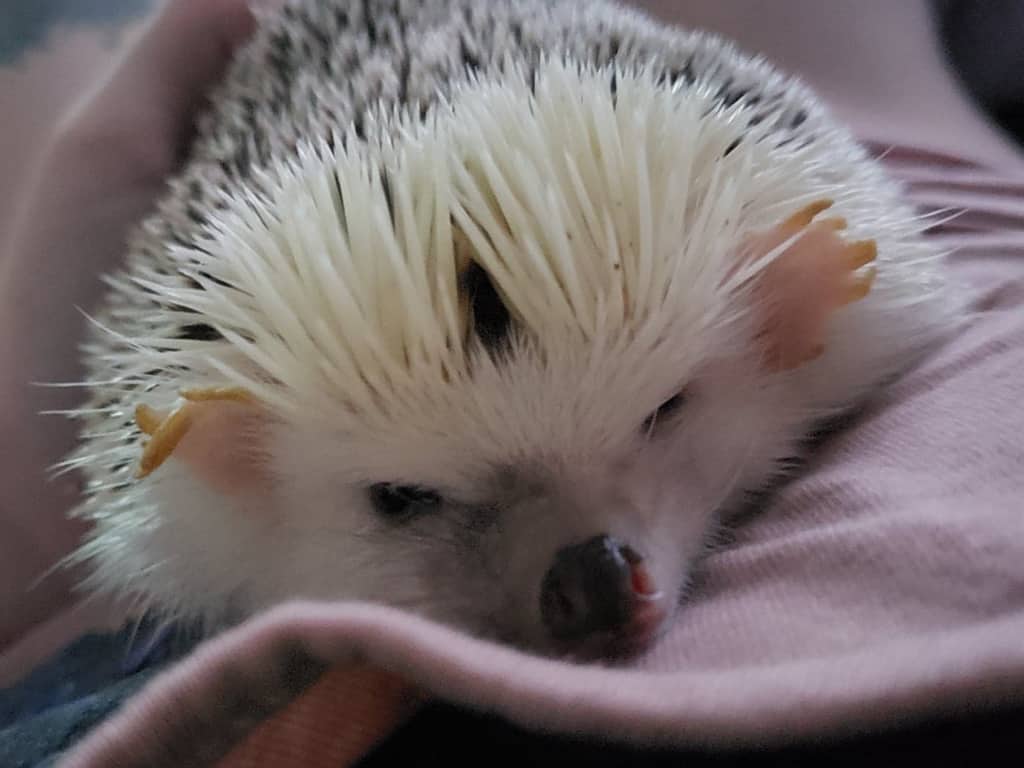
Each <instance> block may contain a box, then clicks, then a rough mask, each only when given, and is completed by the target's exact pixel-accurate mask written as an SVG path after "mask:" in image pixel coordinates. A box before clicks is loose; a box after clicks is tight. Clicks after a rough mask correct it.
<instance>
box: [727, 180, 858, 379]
mask: <svg viewBox="0 0 1024 768" xmlns="http://www.w3.org/2000/svg"><path fill="white" fill-rule="evenodd" d="M831 205H832V201H831V200H819V201H817V202H814V203H811V204H810V205H808V206H806V207H804V208H802V209H801V210H799V211H797V212H796V213H794V214H793V215H792V216H790V217H789V218H787V219H786V220H785V221H783V222H782V223H781V224H779V225H777V226H775V227H773V228H772V229H770V230H768V231H766V232H761V233H757V234H755V235H754V236H752V237H750V238H749V239H748V240H747V244H746V247H745V249H744V250H745V254H746V257H747V258H751V259H753V258H758V257H761V256H765V255H767V254H768V253H770V252H771V251H773V250H774V249H776V248H778V247H779V246H780V245H783V244H784V243H785V242H786V241H787V240H790V239H792V238H794V237H796V238H797V239H796V240H795V241H794V242H792V244H790V245H789V246H788V247H787V248H786V249H785V250H784V251H783V252H782V253H781V254H779V255H778V256H777V257H776V258H775V259H774V260H773V261H772V262H771V263H770V264H769V265H768V266H767V267H766V268H765V269H764V270H763V271H762V272H761V273H760V274H759V275H758V276H757V277H756V278H755V279H757V280H758V281H759V282H758V285H757V290H756V292H755V294H754V295H755V297H756V302H757V310H758V312H759V313H760V321H761V322H760V328H759V333H758V336H757V344H758V347H759V352H760V353H761V357H762V360H763V364H764V366H765V367H766V368H767V369H768V370H771V371H785V370H790V369H792V368H797V367H799V366H801V365H803V364H804V363H808V362H810V361H811V360H814V359H815V358H817V357H818V356H819V355H821V353H822V352H823V351H824V340H825V336H826V333H827V330H828V320H829V318H830V317H831V315H832V313H833V312H835V311H836V310H838V309H840V308H841V307H844V306H846V305H847V304H849V303H850V302H853V301H857V300H859V299H862V298H864V296H866V295H867V294H868V291H870V290H871V284H872V282H873V281H874V279H875V269H874V267H868V268H867V269H865V270H863V271H860V270H861V267H866V266H867V265H868V264H870V263H871V262H872V261H874V260H875V256H876V253H877V249H876V246H875V241H874V240H859V241H855V242H847V241H846V240H844V239H843V238H842V236H841V235H840V233H841V232H842V230H843V229H845V228H846V221H845V219H842V218H840V217H833V218H825V219H817V220H815V217H816V216H817V215H818V214H819V213H821V212H822V211H824V210H826V209H827V208H829V207H831Z"/></svg>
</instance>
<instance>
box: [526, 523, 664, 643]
mask: <svg viewBox="0 0 1024 768" xmlns="http://www.w3.org/2000/svg"><path fill="white" fill-rule="evenodd" d="M540 613H541V619H542V620H543V622H544V626H545V629H546V630H547V632H548V634H549V636H550V638H551V640H552V641H553V642H554V643H555V644H556V646H558V647H560V648H561V649H563V650H565V651H567V652H570V653H573V654H575V655H583V656H589V655H599V656H606V655H620V654H630V653H633V652H635V651H637V650H639V649H642V648H643V647H645V646H647V645H648V644H649V642H650V641H651V640H652V639H653V635H654V632H655V630H656V629H657V628H658V627H659V626H660V625H661V622H662V619H663V618H664V609H663V607H662V601H661V593H660V592H659V591H658V589H657V586H656V584H655V583H654V580H653V579H652V578H651V575H650V572H649V570H648V568H647V565H646V563H645V562H644V559H643V558H642V557H641V556H640V555H639V554H638V553H637V552H636V550H634V549H633V548H632V547H630V546H629V545H627V544H623V543H622V542H620V541H618V540H616V539H614V538H612V537H611V536H608V535H607V534H601V535H598V536H594V537H592V538H590V539H587V540H586V541H583V542H580V543H578V544H573V545H570V546H567V547H564V548H562V549H560V550H559V551H558V552H556V553H555V556H554V560H553V563H552V564H551V567H550V568H549V569H548V571H547V573H546V574H545V576H544V579H543V582H542V584H541V591H540Z"/></svg>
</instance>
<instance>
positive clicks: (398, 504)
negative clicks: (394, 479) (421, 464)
mask: <svg viewBox="0 0 1024 768" xmlns="http://www.w3.org/2000/svg"><path fill="white" fill-rule="evenodd" d="M369 495H370V503H371V504H372V505H373V509H374V511H375V512H376V513H377V514H378V515H379V516H380V517H382V518H385V519H387V520H389V521H391V522H395V523H398V522H404V521H406V520H409V519H410V518H413V517H416V516H417V515H420V514H422V513H424V512H427V511H429V510H431V509H434V508H436V507H438V506H439V505H440V504H441V496H440V494H439V493H437V491H434V490H432V489H430V488H423V487H421V486H417V485H397V484H395V483H376V484H374V485H371V486H370V488H369Z"/></svg>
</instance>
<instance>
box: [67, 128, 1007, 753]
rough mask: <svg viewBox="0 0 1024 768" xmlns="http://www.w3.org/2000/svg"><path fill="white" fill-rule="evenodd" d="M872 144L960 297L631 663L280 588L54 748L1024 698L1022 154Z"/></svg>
mask: <svg viewBox="0 0 1024 768" xmlns="http://www.w3.org/2000/svg"><path fill="white" fill-rule="evenodd" d="M885 148H886V149H888V150H889V151H888V154H887V162H888V164H889V165H890V167H891V168H892V169H893V170H894V172H896V173H897V174H899V175H900V176H902V178H904V179H905V180H906V181H907V182H908V183H909V184H910V188H911V192H912V194H913V195H914V196H915V198H916V199H917V200H918V201H919V202H920V203H921V204H922V205H923V206H924V207H926V208H932V209H935V208H943V207H947V206H950V205H952V206H955V207H957V208H958V209H965V210H964V212H963V213H962V214H961V215H959V216H958V217H956V218H955V219H953V220H952V221H948V222H946V223H943V224H941V225H939V226H937V227H936V228H935V230H934V231H933V233H932V234H933V236H935V237H937V238H942V239H943V240H944V241H945V242H947V243H948V244H949V245H950V247H951V248H956V249H957V250H956V252H955V253H954V254H953V255H952V256H951V257H950V259H949V264H950V268H951V270H952V271H953V273H954V274H955V275H957V276H958V277H959V278H961V279H962V281H963V283H964V285H965V289H966V290H969V291H970V292H971V295H972V297H973V307H974V309H975V311H976V314H975V316H974V317H973V319H972V321H971V323H970V324H969V325H968V326H967V327H966V328H965V329H964V331H963V333H962V334H961V335H960V336H959V337H958V338H957V339H955V340H954V341H953V342H952V343H951V344H949V345H948V346H946V347H945V348H943V349H941V350H939V351H938V352H937V353H936V354H934V355H933V356H931V357H930V358H929V359H928V360H926V361H925V363H924V364H923V365H921V366H920V367H919V368H918V369H916V370H915V371H913V372H912V373H911V374H910V375H908V376H907V377H906V378H905V379H903V380H901V381H900V382H899V383H897V384H896V385H895V386H894V387H892V388H891V389H889V390H887V391H885V392H884V393H882V394H881V395H880V396H879V397H878V398H877V399H876V400H875V401H874V402H873V403H872V404H871V405H870V407H869V408H868V409H867V410H866V412H864V413H863V414H862V415H861V416H860V417H859V418H858V419H857V420H856V422H855V423H854V424H852V425H850V426H849V427H848V428H846V429H844V430H843V431H841V432H840V433H839V434H837V435H834V436H832V437H831V438H829V439H828V440H827V441H826V442H825V444H824V445H823V446H822V448H821V450H820V451H818V452H817V453H816V454H815V457H814V460H813V463H812V465H811V466H810V467H809V468H808V471H806V472H805V473H803V474H802V475H801V477H799V478H798V479H796V480H795V481H794V482H792V483H790V484H788V485H787V486H786V487H784V488H783V489H782V491H781V492H780V493H779V494H778V495H777V497H776V498H774V499H773V500H772V501H771V502H770V503H769V504H768V505H767V507H766V508H765V509H764V510H763V511H762V512H761V513H760V514H758V515H757V516H754V517H751V519H749V521H747V522H746V523H745V524H744V525H742V526H741V527H740V528H739V529H738V530H737V531H736V535H735V540H734V541H732V542H731V543H730V545H729V546H728V547H725V548H723V549H722V550H721V551H719V552H718V553H717V554H714V555H712V556H711V557H710V558H709V559H708V561H707V563H706V568H705V571H704V574H703V578H702V581H701V583H700V585H699V588H698V589H697V590H696V591H695V592H694V594H693V598H692V601H691V603H690V604H689V606H688V607H687V608H686V609H685V610H683V611H682V612H680V614H679V618H678V621H677V623H676V625H675V626H674V627H673V628H672V630H671V631H670V633H669V634H668V635H667V636H666V637H665V638H664V639H663V641H662V642H661V643H660V644H659V645H658V646H657V647H655V648H654V649H653V650H652V651H651V652H650V653H649V654H648V655H647V656H646V657H644V658H643V659H641V660H640V661H639V663H638V664H636V665H632V666H630V667H628V668H618V669H613V668H601V667H593V666H592V667H582V666H580V667H577V666H570V665H566V664H560V663H557V662H554V661H546V660H541V659H537V658H532V657H529V656H526V655H523V654H520V653H517V652H515V651H512V650H509V649H505V648H502V647H498V646H495V645H491V644H488V643H485V642H481V641H477V640H474V639H471V638H469V637H465V636H462V635H460V634H457V633H455V632H453V631H450V630H447V629H445V628H442V627H440V626H436V625H433V624H430V623H426V622H424V621H420V620H417V619H414V618H411V617H410V616H408V615H405V614H401V613H398V612H394V611H391V610H387V609H384V608H378V607H372V606H360V605H344V604H294V605H288V606H283V607H281V608H279V609H277V610H275V611H272V612H270V613H268V614H267V615H264V616H261V617H258V618H256V619H255V620H253V621H252V622H250V623H249V624H247V625H244V626H242V627H240V628H238V629H236V630H234V631H232V632H230V633H227V634H225V635H223V636H221V637H220V638H218V639H216V640H214V641H212V642H209V643H208V644H206V645H205V646H202V647H200V649H199V650H198V651H197V652H196V653H195V654H194V655H193V656H192V657H191V658H190V659H189V660H187V661H186V662H185V663H183V664H181V665H180V666H178V667H177V668H175V669H172V670H171V671H169V672H167V673H165V674H164V675H163V676H161V677H159V678H158V679H157V680H156V681H155V682H154V683H152V684H151V685H150V687H149V688H148V689H146V690H144V691H143V692H142V694H141V695H139V696H138V697H137V698H136V699H135V700H134V701H133V702H130V704H129V706H128V707H127V708H126V709H125V710H124V711H123V712H122V713H121V714H120V715H118V716H116V717H115V718H114V719H112V720H111V721H109V722H108V723H107V724H105V725H104V726H103V727H101V728H100V729H98V730H97V731H96V732H95V733H94V734H93V735H92V736H91V737H90V738H88V739H87V740H86V741H85V742H84V743H82V744H81V745H80V746H79V748H78V749H77V750H76V751H74V752H73V754H71V755H70V756H69V757H68V758H67V762H66V763H65V765H67V766H69V767H70V766H75V767H76V768H84V767H85V766H97V768H98V767H99V766H103V768H109V767H110V766H129V765H139V766H160V765H165V764H166V765H221V766H222V767H223V768H228V767H231V768H237V767H238V766H255V765H276V766H287V765H335V766H336V765H341V764H344V763H346V762H351V761H352V760H354V759H356V758H357V757H358V756H359V755H360V754H362V753H364V752H365V750H366V749H368V748H369V747H370V746H371V745H372V744H373V743H375V741H376V740H378V739H379V738H380V737H382V736H383V735H385V734H387V733H388V732H389V730H391V729H393V728H394V727H395V725H396V724H397V723H399V722H400V721H401V719H402V718H403V717H404V716H405V715H406V714H408V712H409V711H411V707H413V706H414V705H415V702H416V701H418V700H420V698H421V697H422V696H437V697H443V698H445V699H448V700H453V701H456V702H462V703H466V704H469V705H472V706H475V707H480V708H484V709H486V710H490V711H493V712H496V713H499V714H500V715H502V716H504V717H507V718H509V719H511V720H512V721H514V722H517V723H520V724H523V725H526V726H529V727H535V728H541V729H556V730H560V731H570V732H575V733H581V734H602V735H604V736H609V735H612V736H615V737H618V738H621V739H626V740H636V741H643V742H645V743H660V744H667V745H692V744H697V743H699V744H712V745H720V744H741V743H753V742H756V743H758V744H762V745H763V744H770V743H780V742H784V741H789V740H793V739H796V738H801V737H807V736H812V735H823V734H828V733H837V732H842V731H845V730H850V729H856V728H862V727H866V726H872V727H884V726H886V725H891V724H894V723H897V722H899V723H906V722H907V721H908V720H913V719H917V718H922V717H925V716H929V715H934V714H937V713H940V712H943V711H946V710H956V711H964V710H965V709H970V708H980V707H985V706H992V705H996V704H999V703H1005V702H1009V701H1014V700H1016V701H1020V700H1021V699H1022V698H1024V408H1022V407H1021V405H1020V403H1021V401H1022V400H1024V311H1022V310H1024V307H1022V303H1024V174H1022V173H1020V171H1019V169H1014V170H1013V171H1012V172H1011V171H1009V170H1005V169H1004V170H1003V171H1001V172H1000V171H995V170H992V169H991V168H989V167H985V166H982V165H980V164H973V163H970V162H968V161H965V160H962V159H955V158H951V157H947V156H944V155H941V154H930V153H926V152H922V151H920V150H918V151H911V150H909V149H903V148H900V147H898V146H897V147H891V146H887V147H885ZM879 149H882V147H879ZM218 761H219V762H218Z"/></svg>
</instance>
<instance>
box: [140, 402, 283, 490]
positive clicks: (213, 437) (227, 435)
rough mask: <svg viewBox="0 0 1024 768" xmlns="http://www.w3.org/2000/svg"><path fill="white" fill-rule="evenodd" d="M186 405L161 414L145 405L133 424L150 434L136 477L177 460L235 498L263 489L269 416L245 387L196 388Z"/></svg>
mask: <svg viewBox="0 0 1024 768" xmlns="http://www.w3.org/2000/svg"><path fill="white" fill-rule="evenodd" d="M181 395H182V397H183V398H184V399H185V403H184V405H182V406H181V407H179V408H177V409H176V410H174V411H172V412H171V413H170V414H167V415H162V414H159V413H157V412H156V411H154V410H153V409H152V408H150V407H149V406H146V405H140V406H138V407H137V408H136V409H135V423H136V424H138V426H139V429H141V430H142V431H143V432H144V433H145V434H147V435H149V436H150V439H149V442H148V443H146V445H145V447H144V448H143V451H142V459H141V461H140V466H139V472H138V475H137V477H139V478H143V477H146V476H147V475H149V474H150V473H152V472H153V471H155V470H156V469H157V468H158V467H160V465H162V464H163V463H164V462H165V461H167V459H169V458H172V457H173V458H174V459H176V460H179V461H181V462H183V463H184V464H185V466H186V467H187V468H188V469H189V470H190V471H191V472H192V473H193V474H194V475H195V476H196V477H197V478H198V479H200V480H202V481H203V482H204V483H205V484H206V485H208V486H210V487H211V488H212V489H214V490H216V491H220V492H221V493H225V494H229V495H233V496H237V495H242V494H245V493H251V492H258V491H260V490H265V489H266V487H267V486H268V485H269V482H270V473H269V469H268V464H267V451H266V448H265V443H266V434H267V423H268V420H267V416H266V412H265V411H264V409H263V408H262V407H261V406H260V405H259V404H258V403H257V402H256V401H255V400H254V399H253V397H252V395H250V394H249V392H248V391H246V390H244V389H241V388H214V389H192V390H186V391H184V392H182V393H181Z"/></svg>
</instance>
